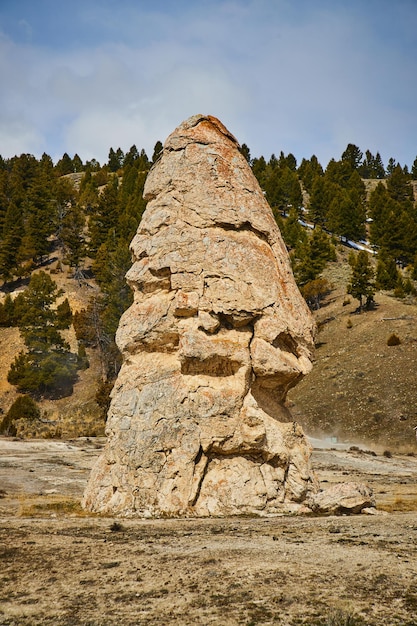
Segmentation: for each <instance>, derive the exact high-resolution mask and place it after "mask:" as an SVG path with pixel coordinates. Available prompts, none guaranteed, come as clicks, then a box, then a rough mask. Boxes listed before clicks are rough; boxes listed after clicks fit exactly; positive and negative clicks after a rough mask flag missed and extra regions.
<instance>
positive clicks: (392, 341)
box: [387, 333, 401, 346]
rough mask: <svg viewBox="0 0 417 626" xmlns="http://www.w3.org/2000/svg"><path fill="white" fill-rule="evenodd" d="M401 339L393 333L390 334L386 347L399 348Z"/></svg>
mask: <svg viewBox="0 0 417 626" xmlns="http://www.w3.org/2000/svg"><path fill="white" fill-rule="evenodd" d="M400 343H401V339H400V338H399V337H398V335H396V334H395V333H392V335H390V336H389V337H388V339H387V346H399V345H400Z"/></svg>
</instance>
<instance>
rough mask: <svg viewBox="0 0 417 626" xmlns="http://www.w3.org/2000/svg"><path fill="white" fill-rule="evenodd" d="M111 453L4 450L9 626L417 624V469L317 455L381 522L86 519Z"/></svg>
mask: <svg viewBox="0 0 417 626" xmlns="http://www.w3.org/2000/svg"><path fill="white" fill-rule="evenodd" d="M102 443H103V440H102V439H97V440H95V439H77V440H71V441H14V440H11V439H5V438H0V490H2V491H1V492H0V495H1V498H0V559H1V569H0V625H2V626H5V625H8V626H11V625H15V626H27V625H38V624H48V625H51V626H52V625H54V626H55V625H56V626H60V625H62V626H64V625H65V626H70V625H73V626H76V625H85V626H87V625H88V626H99V625H100V626H105V625H113V624H114V625H116V624H118V625H123V626H130V625H133V624H135V625H138V626H142V625H143V626H144V625H146V626H152V625H156V624H157V625H158V626H160V625H165V624H180V625H195V624H196V625H201V626H203V625H206V624H216V625H226V626H227V625H234V624H242V625H245V626H249V625H255V624H259V625H260V624H262V625H267V624H282V625H284V624H285V625H294V624H311V625H314V624H316V625H319V624H320V625H323V626H325V625H331V626H342V625H343V626H348V625H349V626H353V625H358V624H369V625H377V624H378V625H379V624H386V625H387V626H388V625H389V626H391V625H400V624H401V625H408V626H411V625H416V624H417V457H415V456H399V455H398V456H397V455H396V456H393V457H391V458H387V457H385V456H383V455H381V454H378V455H377V456H374V455H373V454H371V453H370V452H369V451H360V450H350V451H349V450H340V449H338V450H326V449H324V448H321V449H317V448H316V449H315V451H314V453H313V459H314V465H315V468H316V471H317V474H318V477H319V479H320V481H321V483H322V487H323V488H325V487H326V484H328V483H330V482H340V481H343V480H363V481H366V482H368V483H369V484H371V485H372V486H373V488H374V491H375V494H376V498H377V504H378V507H379V509H380V514H379V515H374V516H367V515H358V516H342V517H313V516H312V517H292V516H286V517H275V518H254V517H240V518H226V519H183V520H178V519H161V520H114V519H112V518H103V517H96V516H87V515H83V513H82V511H81V510H80V507H79V500H80V496H81V494H82V491H83V489H84V486H85V483H86V480H87V478H88V473H89V469H90V467H91V464H92V462H93V460H94V458H95V457H96V456H97V454H98V452H99V449H100V446H101V445H102ZM319 445H320V444H319ZM384 509H385V511H390V513H388V512H384V511H383V510H384Z"/></svg>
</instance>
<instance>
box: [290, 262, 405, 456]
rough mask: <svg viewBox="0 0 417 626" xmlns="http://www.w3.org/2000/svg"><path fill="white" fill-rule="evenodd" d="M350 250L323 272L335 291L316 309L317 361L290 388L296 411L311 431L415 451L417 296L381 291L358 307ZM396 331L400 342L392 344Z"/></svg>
mask: <svg viewBox="0 0 417 626" xmlns="http://www.w3.org/2000/svg"><path fill="white" fill-rule="evenodd" d="M347 254H348V253H347V251H346V250H342V251H341V252H340V250H339V254H338V262H337V263H330V264H329V265H328V266H327V268H326V270H325V272H324V275H325V276H326V277H327V278H328V280H329V281H330V283H331V284H332V286H333V291H332V292H331V294H330V295H329V296H328V298H327V299H326V300H325V302H324V303H323V306H322V308H321V309H320V310H318V311H316V312H315V313H314V316H315V318H316V321H317V327H318V332H317V337H316V353H315V363H314V367H313V371H312V372H311V373H310V374H309V375H308V376H307V377H306V378H305V379H304V380H303V381H302V382H301V383H300V384H299V385H297V387H296V388H295V389H293V390H292V391H291V392H290V394H289V400H288V401H289V404H290V406H291V410H292V413H293V415H294V417H295V419H297V420H298V421H300V423H302V425H303V426H304V428H305V430H306V431H307V432H308V433H309V434H311V435H316V436H320V437H334V438H335V440H336V438H337V440H340V441H349V442H352V443H365V444H366V445H368V446H370V447H372V448H373V449H380V448H388V449H401V450H403V451H405V452H412V451H414V452H416V451H417V445H416V440H415V435H414V430H413V427H414V426H416V425H417V406H416V393H417V392H416V379H415V372H416V363H417V306H416V302H415V299H414V300H413V299H398V298H394V297H392V295H388V293H387V292H381V291H380V292H377V294H376V296H375V308H374V309H373V310H371V311H366V312H364V313H361V314H358V313H357V305H358V301H357V300H355V299H353V298H352V297H350V296H347V295H346V285H347V283H348V277H349V273H350V268H349V266H348V264H347V262H346V257H347ZM393 333H395V334H396V335H397V336H398V337H399V338H400V340H401V343H400V344H399V345H396V346H388V345H387V339H388V337H389V336H390V335H392V334H393Z"/></svg>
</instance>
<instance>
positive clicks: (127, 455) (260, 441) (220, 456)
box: [84, 115, 318, 516]
mask: <svg viewBox="0 0 417 626" xmlns="http://www.w3.org/2000/svg"><path fill="white" fill-rule="evenodd" d="M145 198H146V199H147V200H148V206H147V209H146V211H145V213H144V215H143V219H142V221H141V224H140V226H139V229H138V232H137V234H136V236H135V237H134V239H133V241H132V245H131V248H132V252H133V257H134V259H133V260H134V262H133V266H132V268H131V269H130V271H129V272H128V274H127V280H128V282H129V284H130V285H131V287H132V289H133V291H134V303H133V304H132V306H131V307H130V308H129V310H128V311H126V313H125V314H124V315H123V317H122V319H121V321H120V326H119V330H118V333H117V342H118V345H119V347H120V349H121V351H122V353H123V357H124V362H123V365H122V368H121V370H120V373H119V377H118V379H117V381H116V384H115V387H114V390H113V399H112V404H111V407H110V411H109V416H108V422H107V436H108V441H107V444H106V447H105V449H104V452H103V453H102V455H101V457H100V458H99V460H98V462H97V464H96V465H95V467H94V469H93V472H92V475H91V478H90V481H89V484H88V487H87V490H86V492H85V495H84V506H85V507H87V508H88V509H91V510H93V511H99V512H104V513H105V512H107V513H112V514H121V515H137V516H162V515H173V516H174V515H175V516H176V515H195V516H207V515H230V514H232V515H233V514H241V513H258V514H273V513H277V512H281V511H285V510H294V509H296V508H297V506H299V507H300V508H302V503H303V502H305V501H307V499H308V497H309V496H311V495H312V494H313V493H314V492H316V491H317V489H318V486H317V484H316V481H315V478H314V475H313V472H312V470H311V467H310V454H311V447H310V444H309V443H308V441H307V440H306V438H305V436H304V433H303V431H302V429H301V428H300V427H299V426H298V425H297V424H296V423H294V422H293V421H292V418H291V415H290V414H289V411H288V409H287V408H286V406H285V398H286V394H287V392H288V390H289V389H290V388H291V387H292V386H294V385H295V384H297V382H298V381H299V380H300V379H301V378H302V377H303V376H304V375H305V374H307V373H308V372H309V370H310V369H311V360H310V356H311V350H312V347H313V321H312V318H311V316H310V313H309V311H308V308H307V306H306V304H305V302H304V300H303V298H302V297H301V295H300V293H299V291H298V289H297V287H296V284H295V282H294V278H293V275H292V272H291V268H290V264H289V259H288V254H287V251H286V248H285V246H284V244H283V242H282V239H281V236H280V233H279V230H278V228H277V225H276V223H275V220H274V218H273V215H272V212H271V209H270V208H269V206H268V204H267V203H266V201H265V199H264V196H263V193H262V191H261V189H260V188H259V185H258V183H257V181H256V179H255V178H254V176H253V174H252V172H251V169H250V167H249V166H248V164H247V163H246V161H245V159H244V157H243V156H242V155H241V154H240V152H239V149H238V144H237V142H236V140H235V139H234V137H233V136H232V135H231V134H230V133H229V132H228V130H227V129H226V128H225V127H224V126H223V125H222V124H221V122H219V120H217V119H216V118H213V117H210V116H201V115H197V116H194V117H192V118H190V119H188V120H187V121H185V122H184V123H183V124H181V125H180V126H179V127H178V128H177V129H176V130H175V131H174V132H173V133H172V134H171V135H170V137H168V139H167V141H166V143H165V146H164V150H163V153H162V156H161V157H160V159H159V160H158V161H157V163H156V164H155V165H154V166H153V168H152V170H151V171H150V173H149V176H148V179H147V182H146V186H145Z"/></svg>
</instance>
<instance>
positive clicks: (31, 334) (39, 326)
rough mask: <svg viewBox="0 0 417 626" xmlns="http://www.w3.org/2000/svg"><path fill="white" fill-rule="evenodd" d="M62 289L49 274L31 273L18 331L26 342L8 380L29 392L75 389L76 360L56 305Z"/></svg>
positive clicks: (10, 371)
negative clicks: (60, 323)
mask: <svg viewBox="0 0 417 626" xmlns="http://www.w3.org/2000/svg"><path fill="white" fill-rule="evenodd" d="M59 294H60V292H59V291H58V289H57V285H56V283H55V282H54V281H53V280H52V279H51V277H50V276H49V274H46V273H45V272H43V271H41V272H38V273H35V274H32V277H31V279H30V283H29V286H28V288H27V289H26V291H25V292H24V293H23V295H22V297H21V302H20V315H19V321H18V324H19V330H20V333H21V335H22V337H23V339H24V342H25V345H26V351H25V352H20V354H19V355H18V356H17V357H16V359H15V360H14V362H13V363H12V365H11V367H10V370H9V373H8V377H7V379H8V381H9V382H10V383H11V384H12V385H16V386H17V388H18V389H19V390H22V391H27V392H30V393H35V394H37V393H47V392H48V393H55V394H56V395H64V394H66V393H68V392H71V391H72V385H73V383H74V380H75V377H76V359H74V356H73V355H71V353H70V351H69V345H68V344H67V343H66V342H65V341H64V339H63V338H62V336H61V334H60V333H59V330H58V327H59V320H58V314H57V312H56V310H55V308H54V305H55V302H56V299H57V297H58V296H59Z"/></svg>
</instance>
